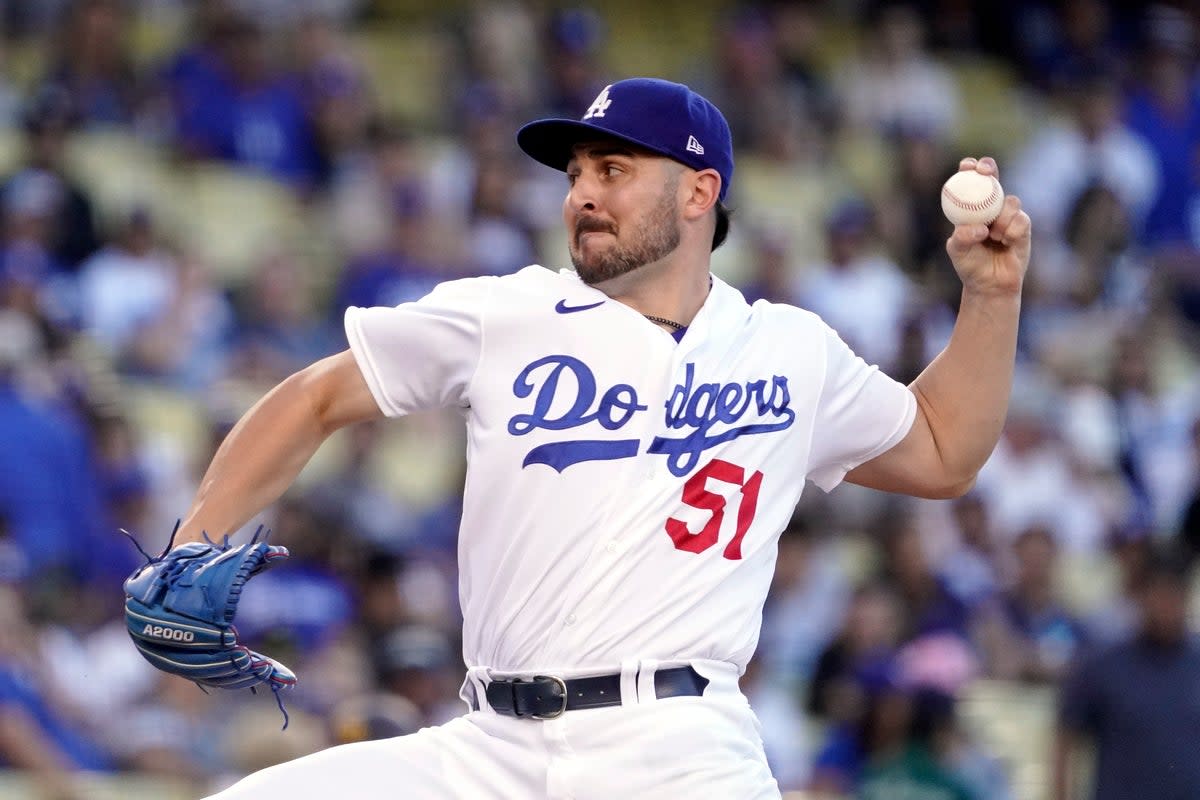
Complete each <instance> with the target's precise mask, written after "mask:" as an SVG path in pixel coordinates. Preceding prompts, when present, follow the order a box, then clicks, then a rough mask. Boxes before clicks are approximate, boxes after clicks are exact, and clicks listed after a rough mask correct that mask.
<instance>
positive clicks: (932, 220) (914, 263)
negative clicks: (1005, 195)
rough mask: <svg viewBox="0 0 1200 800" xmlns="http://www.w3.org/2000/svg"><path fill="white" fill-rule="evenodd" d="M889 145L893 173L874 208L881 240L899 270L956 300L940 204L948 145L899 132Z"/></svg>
mask: <svg viewBox="0 0 1200 800" xmlns="http://www.w3.org/2000/svg"><path fill="white" fill-rule="evenodd" d="M889 141H890V142H891V145H892V147H893V149H894V152H895V154H896V162H897V169H896V176H895V180H894V183H893V185H892V186H891V187H890V189H888V190H886V195H887V196H886V199H885V200H884V202H882V203H880V204H879V210H878V213H879V220H878V224H879V235H880V238H881V240H882V241H883V242H884V243H885V245H886V247H887V250H888V252H889V253H891V254H892V255H893V256H895V258H896V261H897V262H898V263H899V264H900V266H901V267H903V269H904V271H905V272H906V273H907V274H908V275H910V276H911V277H912V278H913V279H914V280H915V281H918V282H919V283H921V284H923V285H924V286H925V287H926V290H927V292H929V293H930V294H931V295H932V296H933V297H935V298H940V297H943V296H945V297H946V299H948V300H949V299H957V295H958V292H959V291H960V290H961V284H960V283H959V282H958V281H957V280H955V279H954V277H953V275H952V273H953V271H954V270H953V268H952V267H951V266H950V262H949V258H948V257H947V256H946V239H947V238H948V237H949V235H950V226H949V223H948V222H947V221H946V217H945V215H944V214H943V212H942V204H941V196H942V183H943V182H945V180H946V178H948V177H949V176H950V175H952V174H953V173H954V172H955V171H956V170H957V164H955V163H954V160H953V156H951V155H950V152H949V147H948V145H947V143H946V142H944V141H942V140H941V139H939V138H938V137H937V136H936V135H934V133H933V132H932V131H930V130H929V129H927V128H918V127H907V128H903V129H901V130H900V131H897V132H896V133H895V135H894V136H893V137H892V138H891V139H890V140H889ZM1031 277H1032V276H1031ZM943 287H944V288H943Z"/></svg>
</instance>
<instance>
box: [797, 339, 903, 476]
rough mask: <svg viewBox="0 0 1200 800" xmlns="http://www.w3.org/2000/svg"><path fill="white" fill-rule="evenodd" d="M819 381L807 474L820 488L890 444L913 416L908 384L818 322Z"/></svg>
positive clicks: (900, 435)
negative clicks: (822, 360) (821, 337)
mask: <svg viewBox="0 0 1200 800" xmlns="http://www.w3.org/2000/svg"><path fill="white" fill-rule="evenodd" d="M822 327H823V328H824V332H825V342H824V344H825V380H824V383H823V385H822V387H821V395H820V399H819V400H818V401H817V413H816V420H815V424H814V427H813V437H812V448H811V450H810V452H809V461H808V477H809V478H810V479H811V480H812V481H813V483H815V484H817V486H819V487H821V488H822V489H823V490H825V491H826V492H828V491H830V490H832V489H833V488H834V487H835V486H837V485H838V484H839V483H841V482H842V479H843V478H845V477H846V473H847V472H849V471H850V470H852V469H854V468H855V467H857V466H858V465H859V464H862V463H863V462H866V461H870V460H871V459H872V458H874V457H875V456H877V455H879V454H880V453H884V452H886V451H887V450H889V449H890V448H892V447H894V446H895V445H896V444H898V443H899V442H900V440H901V439H903V438H904V436H905V435H906V434H907V433H908V430H909V428H911V427H912V424H913V420H914V419H916V415H917V401H916V398H915V397H913V395H912V392H910V391H909V390H908V387H907V386H905V385H904V384H902V383H900V382H899V381H896V380H893V379H892V378H890V377H888V376H887V375H885V374H884V373H882V372H880V371H879V368H878V367H876V366H872V365H869V364H867V363H866V362H865V361H863V359H862V358H860V357H859V356H856V355H855V354H854V353H853V352H852V351H851V350H850V348H849V347H848V346H847V345H846V343H845V342H843V341H842V340H841V338H840V337H839V336H838V335H837V334H836V333H835V332H834V331H833V329H832V328H830V327H829V326H828V325H824V324H822Z"/></svg>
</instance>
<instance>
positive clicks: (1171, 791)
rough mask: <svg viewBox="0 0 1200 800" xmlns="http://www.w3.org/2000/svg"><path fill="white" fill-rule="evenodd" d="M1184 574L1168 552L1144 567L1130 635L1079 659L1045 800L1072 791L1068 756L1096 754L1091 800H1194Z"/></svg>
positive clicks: (1199, 791) (1065, 698)
mask: <svg viewBox="0 0 1200 800" xmlns="http://www.w3.org/2000/svg"><path fill="white" fill-rule="evenodd" d="M1189 587H1190V570H1189V568H1188V561H1187V559H1185V558H1183V557H1181V556H1180V555H1179V554H1177V553H1174V552H1170V551H1167V552H1156V553H1155V554H1154V555H1153V557H1151V559H1150V560H1149V562H1148V564H1147V567H1146V573H1145V577H1144V582H1143V584H1142V586H1141V588H1140V591H1139V595H1138V600H1139V605H1140V609H1141V614H1142V618H1141V625H1140V628H1139V630H1138V633H1137V635H1136V636H1134V637H1133V638H1132V639H1129V640H1127V641H1125V642H1122V643H1120V644H1117V645H1115V646H1112V647H1108V648H1105V649H1103V650H1101V651H1099V652H1097V653H1095V654H1094V655H1092V656H1091V657H1090V658H1087V659H1085V660H1084V661H1083V662H1082V663H1081V664H1080V665H1079V668H1078V669H1077V670H1075V672H1074V673H1073V674H1072V675H1071V676H1069V677H1068V679H1067V680H1066V682H1065V684H1064V685H1063V689H1062V694H1061V707H1060V710H1059V731H1058V736H1057V739H1056V745H1055V754H1054V756H1055V758H1054V764H1053V767H1054V783H1053V794H1052V795H1051V797H1052V798H1053V800H1068V798H1073V797H1076V796H1077V795H1076V794H1075V793H1073V792H1072V786H1071V777H1072V775H1073V774H1074V770H1072V768H1071V761H1072V757H1073V756H1074V755H1075V754H1076V752H1077V748H1078V747H1079V746H1080V745H1081V744H1083V743H1084V742H1090V743H1091V744H1092V745H1093V746H1094V752H1095V767H1094V769H1093V770H1091V771H1092V773H1093V774H1094V776H1095V777H1094V784H1095V787H1094V790H1093V793H1092V794H1091V795H1090V796H1091V797H1094V798H1095V800H1145V799H1146V798H1151V797H1152V798H1154V800H1195V798H1196V797H1200V759H1198V758H1196V742H1197V741H1200V644H1198V643H1197V641H1196V639H1195V638H1194V637H1193V636H1192V634H1191V633H1190V632H1189V630H1188V625H1187V616H1188V592H1189Z"/></svg>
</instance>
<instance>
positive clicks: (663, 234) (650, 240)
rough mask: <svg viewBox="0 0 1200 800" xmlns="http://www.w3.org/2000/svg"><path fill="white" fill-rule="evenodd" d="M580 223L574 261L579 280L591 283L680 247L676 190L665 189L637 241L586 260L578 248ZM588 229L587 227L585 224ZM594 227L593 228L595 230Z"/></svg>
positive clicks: (642, 226)
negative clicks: (676, 215) (676, 218)
mask: <svg viewBox="0 0 1200 800" xmlns="http://www.w3.org/2000/svg"><path fill="white" fill-rule="evenodd" d="M579 228H580V226H579V225H576V231H575V240H574V244H573V246H572V247H571V248H570V250H571V263H572V264H574V265H575V272H576V273H578V275H579V278H580V280H582V281H583V282H584V283H586V284H587V285H589V286H594V285H596V284H597V283H603V282H604V281H609V280H612V279H613V278H619V277H620V276H622V275H625V274H627V273H630V272H633V271H634V270H635V269H638V268H639V267H643V266H645V265H646V264H652V263H654V262H655V261H659V260H661V259H663V258H666V257H667V256H669V255H670V254H671V253H673V252H674V251H675V248H677V247H679V238H680V237H679V224H678V222H676V220H675V193H674V191H664V192H663V196H662V199H661V200H660V202H659V204H658V205H657V206H656V207H655V209H654V210H653V211H652V212H651V213H650V215H649V216H648V217H647V218H646V219H645V220H644V221H643V222H642V224H641V225H639V226H638V227H637V230H636V231H635V234H636V235H635V237H634V240H633V241H632V242H630V243H628V244H625V245H621V244H617V245H615V246H613V247H610V248H609V249H608V250H606V251H604V252H602V253H597V254H594V255H592V256H590V257H589V258H587V259H585V258H584V256H583V254H582V252H581V251H580V248H579ZM584 229H585V230H587V227H586V226H584ZM592 230H594V228H593V229H592Z"/></svg>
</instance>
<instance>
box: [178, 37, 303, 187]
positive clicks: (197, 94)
mask: <svg viewBox="0 0 1200 800" xmlns="http://www.w3.org/2000/svg"><path fill="white" fill-rule="evenodd" d="M165 77H166V80H167V81H168V87H169V88H168V91H167V94H168V96H169V97H170V98H171V99H172V101H173V103H174V114H175V116H176V143H177V145H178V147H179V149H180V150H181V151H182V152H183V153H184V154H185V155H187V156H190V157H193V158H202V159H218V160H222V161H227V162H230V163H232V164H236V165H238V166H242V167H246V168H248V169H253V170H257V171H260V172H262V173H264V174H266V175H269V176H271V177H274V178H277V179H279V180H282V181H285V182H287V183H290V184H291V185H293V186H294V187H296V188H298V189H309V188H312V186H313V185H314V184H315V182H316V181H317V179H318V177H319V172H320V164H319V161H318V157H317V145H316V139H315V133H314V131H313V128H312V124H311V121H310V119H309V116H308V113H307V111H306V108H305V105H304V102H303V100H302V98H301V95H300V92H299V90H298V87H297V85H296V83H295V82H294V81H292V80H289V78H288V77H287V76H286V75H285V74H283V73H282V72H281V71H280V70H279V69H278V68H277V67H276V66H275V64H274V63H273V62H272V59H271V57H270V54H269V52H268V47H267V41H266V34H265V33H264V31H263V30H262V28H261V27H260V24H259V23H258V22H257V21H254V20H252V19H250V18H247V17H240V16H236V15H235V16H228V17H224V18H220V19H219V20H218V22H217V23H216V30H215V31H214V33H213V35H212V40H211V42H210V43H209V44H208V47H207V48H205V49H203V50H199V51H185V52H183V53H181V54H180V57H179V58H177V59H176V60H175V62H174V63H173V64H172V65H171V66H170V67H169V68H168V70H167V73H166V76H165Z"/></svg>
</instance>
